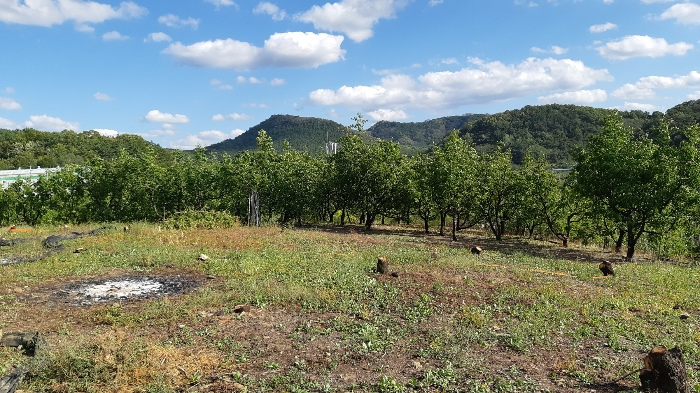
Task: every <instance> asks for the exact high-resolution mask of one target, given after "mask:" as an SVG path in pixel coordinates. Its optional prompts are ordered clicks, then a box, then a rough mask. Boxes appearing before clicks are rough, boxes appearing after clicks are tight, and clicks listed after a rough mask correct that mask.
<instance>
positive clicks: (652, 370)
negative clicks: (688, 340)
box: [639, 346, 690, 393]
mask: <svg viewBox="0 0 700 393" xmlns="http://www.w3.org/2000/svg"><path fill="white" fill-rule="evenodd" d="M639 379H640V381H641V382H642V389H643V390H650V391H655V392H661V393H690V384H689V383H688V375H687V373H686V369H685V362H684V361H683V353H682V352H681V350H680V349H679V348H678V347H676V348H673V349H671V350H670V351H668V350H666V347H664V346H658V347H656V348H654V349H652V350H651V352H649V355H647V357H646V358H644V369H643V370H642V371H641V372H640V373H639Z"/></svg>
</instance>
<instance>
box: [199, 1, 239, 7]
mask: <svg viewBox="0 0 700 393" xmlns="http://www.w3.org/2000/svg"><path fill="white" fill-rule="evenodd" d="M204 1H206V2H207V3H212V4H214V5H215V6H216V7H217V8H218V7H231V6H236V7H238V6H237V5H236V3H234V2H233V0H204Z"/></svg>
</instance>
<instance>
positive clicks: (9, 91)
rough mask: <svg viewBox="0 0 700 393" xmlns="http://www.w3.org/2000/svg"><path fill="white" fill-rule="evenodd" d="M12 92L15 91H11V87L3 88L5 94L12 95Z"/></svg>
mask: <svg viewBox="0 0 700 393" xmlns="http://www.w3.org/2000/svg"><path fill="white" fill-rule="evenodd" d="M14 92H15V89H13V88H11V87H7V88H5V93H8V94H14Z"/></svg>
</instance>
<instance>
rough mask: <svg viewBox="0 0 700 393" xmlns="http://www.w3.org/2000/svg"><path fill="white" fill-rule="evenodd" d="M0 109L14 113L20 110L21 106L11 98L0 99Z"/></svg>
mask: <svg viewBox="0 0 700 393" xmlns="http://www.w3.org/2000/svg"><path fill="white" fill-rule="evenodd" d="M0 109H6V110H8V111H16V110H20V109H22V105H20V104H18V103H17V101H15V100H13V99H12V98H5V97H0Z"/></svg>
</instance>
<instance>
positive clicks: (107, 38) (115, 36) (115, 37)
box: [102, 31, 129, 41]
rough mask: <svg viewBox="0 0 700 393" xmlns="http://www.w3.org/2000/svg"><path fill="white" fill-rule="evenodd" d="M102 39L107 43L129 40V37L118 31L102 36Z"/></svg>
mask: <svg viewBox="0 0 700 393" xmlns="http://www.w3.org/2000/svg"><path fill="white" fill-rule="evenodd" d="M102 39H103V40H105V41H124V40H128V39H129V37H128V36H125V35H122V34H121V33H120V32H118V31H110V32H109V33H104V34H102Z"/></svg>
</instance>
